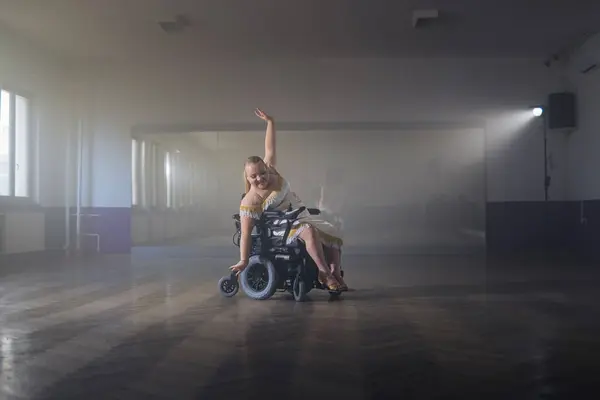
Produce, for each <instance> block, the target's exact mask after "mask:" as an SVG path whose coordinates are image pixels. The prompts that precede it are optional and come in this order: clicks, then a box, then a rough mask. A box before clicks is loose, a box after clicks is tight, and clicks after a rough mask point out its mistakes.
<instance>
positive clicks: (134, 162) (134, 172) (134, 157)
mask: <svg viewBox="0 0 600 400" xmlns="http://www.w3.org/2000/svg"><path fill="white" fill-rule="evenodd" d="M137 177H138V141H137V140H135V139H131V204H132V205H134V206H137V205H138V179H137Z"/></svg>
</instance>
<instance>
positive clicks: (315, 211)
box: [307, 208, 321, 215]
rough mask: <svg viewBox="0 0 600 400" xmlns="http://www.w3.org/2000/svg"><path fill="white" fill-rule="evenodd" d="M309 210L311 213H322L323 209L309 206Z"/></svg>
mask: <svg viewBox="0 0 600 400" xmlns="http://www.w3.org/2000/svg"><path fill="white" fill-rule="evenodd" d="M307 210H308V213H309V214H310V215H320V214H321V210H319V209H318V208H307Z"/></svg>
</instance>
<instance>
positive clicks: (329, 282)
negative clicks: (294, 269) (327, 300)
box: [319, 272, 342, 292]
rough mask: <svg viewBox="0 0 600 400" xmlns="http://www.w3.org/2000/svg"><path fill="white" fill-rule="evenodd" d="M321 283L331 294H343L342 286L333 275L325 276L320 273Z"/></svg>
mask: <svg viewBox="0 0 600 400" xmlns="http://www.w3.org/2000/svg"><path fill="white" fill-rule="evenodd" d="M319 283H321V285H323V286H324V287H325V288H326V289H327V290H329V291H331V292H341V291H342V289H341V285H340V283H339V282H338V281H337V279H335V277H334V276H333V275H332V274H328V275H325V274H324V273H323V272H319Z"/></svg>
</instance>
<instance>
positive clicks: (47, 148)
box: [0, 30, 68, 253]
mask: <svg viewBox="0 0 600 400" xmlns="http://www.w3.org/2000/svg"><path fill="white" fill-rule="evenodd" d="M64 71H65V68H64V65H62V64H61V63H60V61H59V60H58V58H56V57H54V56H53V55H51V54H49V53H47V52H45V51H44V50H42V49H39V48H37V47H35V46H33V45H31V44H30V43H28V42H26V41H24V40H22V39H20V38H17V37H15V36H13V35H12V34H11V33H10V32H6V31H4V30H0V85H3V86H7V87H10V88H14V89H15V90H20V91H24V92H27V93H29V94H31V95H32V97H33V100H34V109H33V111H34V113H35V116H36V119H37V124H36V126H39V130H38V129H36V126H34V132H33V138H32V140H33V141H34V143H33V145H34V148H35V149H36V151H35V153H34V160H33V165H32V167H33V168H32V169H33V172H34V177H35V181H34V185H33V193H32V201H33V202H34V203H37V204H39V205H40V206H43V207H53V206H62V205H63V204H64V182H65V178H64V175H65V172H64V164H63V161H64V157H65V150H64V149H65V143H64V134H65V131H66V129H67V126H68V124H67V120H68V116H67V113H66V111H67V110H68V106H67V101H66V99H67V98H68V95H67V91H68V89H67V87H68V85H67V83H66V82H67V80H66V79H65V78H66V74H65V72H64ZM2 200H3V199H0V201H2ZM4 200H6V199H4ZM4 213H5V214H6V220H5V221H6V226H5V228H6V231H5V232H4V239H3V240H4V244H5V247H4V252H5V253H18V252H26V251H36V250H43V249H44V211H43V209H42V208H29V209H28V210H27V211H23V210H22V209H21V210H20V211H17V210H14V207H12V206H11V205H5V206H4Z"/></svg>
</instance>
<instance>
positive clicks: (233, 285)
mask: <svg viewBox="0 0 600 400" xmlns="http://www.w3.org/2000/svg"><path fill="white" fill-rule="evenodd" d="M239 290H240V285H239V284H238V282H237V281H236V280H234V279H232V278H231V276H229V275H228V276H224V277H222V278H221V279H219V291H220V292H221V294H222V295H223V296H225V297H233V296H235V295H236V294H237V292H238V291H239Z"/></svg>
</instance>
